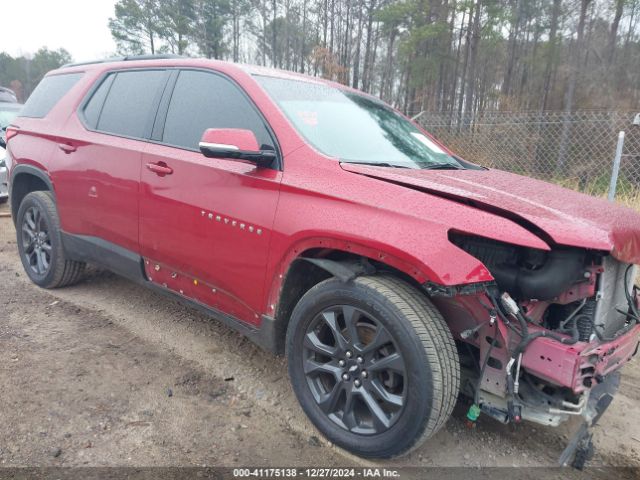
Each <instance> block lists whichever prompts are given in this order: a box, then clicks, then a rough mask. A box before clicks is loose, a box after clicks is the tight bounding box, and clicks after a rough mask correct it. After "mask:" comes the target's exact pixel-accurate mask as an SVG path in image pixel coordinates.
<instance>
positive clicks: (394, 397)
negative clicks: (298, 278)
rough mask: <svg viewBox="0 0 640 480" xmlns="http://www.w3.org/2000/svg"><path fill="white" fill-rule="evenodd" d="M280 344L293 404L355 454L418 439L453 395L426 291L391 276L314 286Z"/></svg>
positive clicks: (440, 327)
mask: <svg viewBox="0 0 640 480" xmlns="http://www.w3.org/2000/svg"><path fill="white" fill-rule="evenodd" d="M286 348H287V357H288V362H289V376H290V378H291V383H292V385H293V389H294V391H295V393H296V395H297V397H298V400H299V402H300V405H301V406H302V409H303V410H304V411H305V413H306V414H307V415H308V416H309V418H310V419H311V421H312V422H313V423H314V425H315V426H316V427H317V428H318V429H319V430H320V431H321V432H322V433H323V434H324V435H325V436H326V437H327V438H328V439H329V440H330V441H332V442H333V443H335V444H336V445H338V446H340V447H342V448H345V449H346V450H349V451H351V452H353V453H355V454H357V455H360V456H363V457H375V458H389V457H393V456H397V455H401V454H404V453H407V452H408V451H410V450H412V449H414V448H416V447H418V446H419V445H420V444H422V443H423V442H424V441H425V440H427V439H428V438H429V437H431V436H432V435H434V434H435V433H436V432H437V431H438V430H439V429H440V428H441V427H442V426H443V425H444V423H445V422H446V421H447V419H448V418H449V417H450V415H451V412H452V410H453V407H454V405H455V402H456V399H457V395H458V390H459V384H460V368H459V360H458V354H457V351H456V347H455V343H454V341H453V337H452V335H451V332H450V331H449V329H448V327H447V325H446V323H445V322H444V319H443V318H442V316H441V315H440V313H439V312H438V311H437V310H436V309H435V307H434V306H433V305H432V304H431V302H430V301H429V299H428V298H427V297H426V296H425V295H423V294H422V293H421V292H419V291H418V290H416V289H415V288H414V287H412V286H411V285H409V284H407V283H406V282H403V281H401V280H399V279H397V278H395V277H390V276H366V277H359V278H356V279H355V280H353V281H352V282H348V283H343V282H341V281H339V280H338V279H336V278H331V279H328V280H325V281H323V282H321V283H319V284H318V285H316V286H314V287H313V288H311V289H310V290H309V291H308V292H307V293H306V294H305V295H304V296H303V297H302V299H301V300H300V301H299V303H298V304H297V305H296V307H295V309H294V311H293V313H292V316H291V320H290V322H289V327H288V330H287V343H286Z"/></svg>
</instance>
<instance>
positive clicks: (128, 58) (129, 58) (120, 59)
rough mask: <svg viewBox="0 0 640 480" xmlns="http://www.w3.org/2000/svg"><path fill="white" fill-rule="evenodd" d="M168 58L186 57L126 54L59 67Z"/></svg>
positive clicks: (180, 56)
mask: <svg viewBox="0 0 640 480" xmlns="http://www.w3.org/2000/svg"><path fill="white" fill-rule="evenodd" d="M170 58H187V57H185V56H184V55H172V54H166V55H126V56H124V57H109V58H103V59H101V60H90V61H88V62H77V63H67V64H65V65H62V66H61V67H60V68H69V67H80V66H83V65H94V64H97V63H111V62H128V61H136V60H166V59H170Z"/></svg>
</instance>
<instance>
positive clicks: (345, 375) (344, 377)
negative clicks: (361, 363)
mask: <svg viewBox="0 0 640 480" xmlns="http://www.w3.org/2000/svg"><path fill="white" fill-rule="evenodd" d="M342 380H344V381H345V382H346V381H347V380H349V374H348V373H343V374H342Z"/></svg>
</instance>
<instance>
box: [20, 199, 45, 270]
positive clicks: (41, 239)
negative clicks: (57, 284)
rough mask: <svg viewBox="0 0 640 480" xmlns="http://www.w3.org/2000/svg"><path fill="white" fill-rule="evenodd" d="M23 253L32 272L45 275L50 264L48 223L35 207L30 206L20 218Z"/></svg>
mask: <svg viewBox="0 0 640 480" xmlns="http://www.w3.org/2000/svg"><path fill="white" fill-rule="evenodd" d="M22 247H23V252H24V253H23V255H24V257H25V258H26V260H27V264H28V265H29V267H30V268H31V270H32V271H33V272H35V273H36V274H38V275H46V273H47V272H48V271H49V268H50V266H51V238H50V236H49V225H48V224H47V221H46V219H45V217H44V215H42V212H41V211H40V210H39V209H38V208H37V207H30V208H29V209H28V210H27V211H26V212H25V214H24V216H23V218H22Z"/></svg>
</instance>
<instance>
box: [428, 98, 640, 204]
mask: <svg viewBox="0 0 640 480" xmlns="http://www.w3.org/2000/svg"><path fill="white" fill-rule="evenodd" d="M634 117H635V114H634V113H631V112H601V111H586V112H576V113H572V114H565V113H564V112H544V113H540V112H518V113H514V112H487V113H483V114H482V115H475V116H466V115H464V114H463V115H457V114H449V113H427V112H425V113H422V114H420V116H419V118H418V121H419V122H420V123H421V124H422V125H423V126H424V127H425V129H426V130H427V131H429V132H431V133H432V134H433V135H434V136H435V137H436V138H439V139H440V140H441V141H442V142H443V143H444V144H445V145H447V146H448V147H450V148H451V149H452V150H453V151H454V152H456V153H457V154H459V155H460V156H462V157H463V158H465V159H467V160H469V161H472V162H475V163H478V164H480V165H484V166H487V167H494V168H499V169H503V170H509V171H511V172H515V173H519V174H522V175H528V176H532V177H536V178H540V179H543V180H547V181H551V182H555V183H559V184H561V185H563V186H566V187H569V188H573V189H576V190H580V191H583V192H586V193H590V194H592V195H599V196H606V195H607V192H608V190H609V184H610V181H611V173H612V167H613V161H614V157H615V153H616V144H617V142H618V133H619V132H620V131H621V130H624V131H625V133H626V137H625V143H624V148H623V155H622V159H621V164H620V174H619V177H618V182H617V195H616V200H618V201H621V202H624V203H626V204H628V205H630V206H633V207H635V208H637V209H639V210H640V126H636V125H633V120H634Z"/></svg>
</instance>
